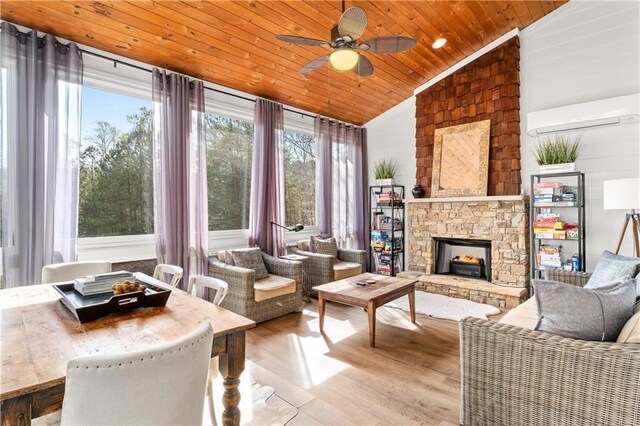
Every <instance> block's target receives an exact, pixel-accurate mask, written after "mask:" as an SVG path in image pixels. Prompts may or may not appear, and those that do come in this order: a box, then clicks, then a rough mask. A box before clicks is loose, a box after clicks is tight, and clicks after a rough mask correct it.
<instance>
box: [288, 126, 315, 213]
mask: <svg viewBox="0 0 640 426" xmlns="http://www.w3.org/2000/svg"><path fill="white" fill-rule="evenodd" d="M284 184H285V210H286V214H285V219H286V223H287V226H293V225H295V224H297V223H302V224H303V225H305V226H313V225H316V145H315V141H314V140H313V136H311V135H307V134H305V133H298V132H291V131H285V132H284Z"/></svg>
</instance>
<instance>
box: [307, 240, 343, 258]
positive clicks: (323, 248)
mask: <svg viewBox="0 0 640 426" xmlns="http://www.w3.org/2000/svg"><path fill="white" fill-rule="evenodd" d="M310 243H312V244H310V245H311V247H312V252H314V253H320V254H328V255H331V256H333V257H335V258H336V259H337V258H338V243H337V242H336V239H335V238H333V237H331V238H327V239H321V238H318V237H313V236H312V237H311V240H310Z"/></svg>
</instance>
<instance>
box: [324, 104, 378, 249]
mask: <svg viewBox="0 0 640 426" xmlns="http://www.w3.org/2000/svg"><path fill="white" fill-rule="evenodd" d="M315 140H316V150H317V153H318V154H317V161H316V182H317V183H316V185H317V186H316V191H317V194H318V195H317V199H318V225H319V227H320V233H321V234H323V235H333V236H334V237H336V239H337V241H338V244H339V245H340V246H341V247H345V248H357V249H361V250H364V249H366V248H367V245H368V243H367V242H368V238H369V236H368V230H369V212H368V199H367V191H368V186H367V185H368V184H367V134H366V129H364V128H361V127H355V126H352V125H349V124H345V123H342V122H337V121H333V120H328V119H325V118H322V117H320V116H317V117H316V119H315Z"/></svg>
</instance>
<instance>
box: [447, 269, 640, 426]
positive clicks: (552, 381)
mask: <svg viewBox="0 0 640 426" xmlns="http://www.w3.org/2000/svg"><path fill="white" fill-rule="evenodd" d="M589 275H590V274H588V273H584V272H583V273H577V274H576V273H567V272H563V271H560V272H558V273H552V274H550V275H549V276H547V279H552V280H556V281H563V282H568V283H570V284H574V285H580V286H584V284H585V283H586V282H587V280H588V278H589ZM526 303H529V301H527V302H525V304H526ZM525 304H523V305H520V306H519V307H518V308H516V309H514V310H513V311H511V312H514V311H516V310H518V309H521V310H525V311H526V310H527V309H530V306H529V307H527V306H525ZM534 309H535V304H534ZM511 312H510V314H511ZM530 315H531V314H530V313H529V316H530ZM524 316H525V321H529V320H530V318H529V319H527V318H526V317H527V314H526V312H525V315H524ZM505 318H506V317H505ZM505 318H503V320H504V319H505ZM460 348H461V360H460V361H461V375H462V377H461V380H462V401H461V418H460V422H461V423H462V424H464V425H467V426H471V425H640V343H613V342H590V341H583V340H575V339H570V338H564V337H560V336H556V335H553V334H549V333H544V332H538V331H532V330H530V329H527V328H523V327H519V326H517V325H512V324H506V323H501V322H493V321H487V320H481V319H477V318H467V319H465V320H463V321H462V322H461V325H460Z"/></svg>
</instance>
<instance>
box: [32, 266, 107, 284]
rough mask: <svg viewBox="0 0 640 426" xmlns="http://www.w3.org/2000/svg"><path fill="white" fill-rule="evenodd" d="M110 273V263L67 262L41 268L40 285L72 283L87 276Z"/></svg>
mask: <svg viewBox="0 0 640 426" xmlns="http://www.w3.org/2000/svg"><path fill="white" fill-rule="evenodd" d="M107 272H111V262H67V263H54V264H52V265H46V266H43V267H42V284H51V283H59V282H63V281H73V280H74V279H76V278H82V277H85V276H87V275H97V274H104V273H107Z"/></svg>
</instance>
